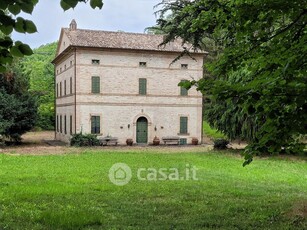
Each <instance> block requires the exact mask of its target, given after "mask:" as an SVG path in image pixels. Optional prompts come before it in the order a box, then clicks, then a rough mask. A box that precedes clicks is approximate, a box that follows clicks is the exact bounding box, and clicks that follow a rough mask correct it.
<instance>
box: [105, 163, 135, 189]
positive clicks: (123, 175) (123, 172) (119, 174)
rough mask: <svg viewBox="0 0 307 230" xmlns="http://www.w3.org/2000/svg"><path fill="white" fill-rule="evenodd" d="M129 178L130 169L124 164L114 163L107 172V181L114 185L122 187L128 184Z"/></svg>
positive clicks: (130, 174) (130, 175)
mask: <svg viewBox="0 0 307 230" xmlns="http://www.w3.org/2000/svg"><path fill="white" fill-rule="evenodd" d="M131 177H132V173H131V169H130V167H129V166H128V165H127V164H125V163H116V164H114V165H112V167H111V168H110V170H109V179H110V181H111V182H112V183H113V184H115V185H119V186H123V185H125V184H128V183H129V181H130V180H131Z"/></svg>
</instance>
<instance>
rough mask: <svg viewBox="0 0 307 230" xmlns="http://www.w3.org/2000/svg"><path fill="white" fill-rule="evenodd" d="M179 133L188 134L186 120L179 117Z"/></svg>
mask: <svg viewBox="0 0 307 230" xmlns="http://www.w3.org/2000/svg"><path fill="white" fill-rule="evenodd" d="M180 133H188V118H187V117H180Z"/></svg>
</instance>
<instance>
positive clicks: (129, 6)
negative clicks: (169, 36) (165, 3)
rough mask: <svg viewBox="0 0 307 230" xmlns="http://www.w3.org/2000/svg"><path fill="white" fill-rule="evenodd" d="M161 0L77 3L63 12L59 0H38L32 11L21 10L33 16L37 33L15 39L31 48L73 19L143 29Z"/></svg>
mask: <svg viewBox="0 0 307 230" xmlns="http://www.w3.org/2000/svg"><path fill="white" fill-rule="evenodd" d="M161 1H162V0H104V6H103V8H102V10H98V9H97V8H96V9H95V10H93V9H92V8H91V7H90V6H89V4H85V3H79V4H78V5H77V7H76V8H75V9H74V10H68V11H66V12H64V11H63V9H62V8H61V7H60V0H40V1H39V3H38V4H37V5H36V7H35V9H34V12H33V14H32V15H28V14H23V15H21V16H22V17H24V18H27V19H29V20H32V21H33V22H34V23H35V24H36V26H37V30H38V33H35V34H18V33H14V34H13V39H14V40H20V41H22V42H24V43H27V44H29V45H30V46H31V47H32V48H36V47H39V46H41V45H43V44H47V43H50V42H54V41H57V40H58V38H59V35H60V30H61V28H62V27H68V26H69V23H70V22H71V20H72V19H75V20H76V22H77V24H78V28H80V29H94V30H110V31H118V30H121V31H126V32H140V33H142V32H144V29H145V28H146V27H149V26H152V25H155V23H156V17H155V15H154V12H155V11H156V10H157V9H154V6H155V5H157V4H158V3H160V2H161Z"/></svg>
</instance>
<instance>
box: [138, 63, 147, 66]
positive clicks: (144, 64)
mask: <svg viewBox="0 0 307 230" xmlns="http://www.w3.org/2000/svg"><path fill="white" fill-rule="evenodd" d="M146 66H147V63H146V62H140V63H139V67H146Z"/></svg>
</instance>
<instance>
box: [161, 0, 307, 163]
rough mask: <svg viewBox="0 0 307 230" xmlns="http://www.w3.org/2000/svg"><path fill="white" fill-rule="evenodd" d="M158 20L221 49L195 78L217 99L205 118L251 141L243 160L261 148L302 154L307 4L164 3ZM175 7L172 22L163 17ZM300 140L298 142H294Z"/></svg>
mask: <svg viewBox="0 0 307 230" xmlns="http://www.w3.org/2000/svg"><path fill="white" fill-rule="evenodd" d="M162 4H163V8H162V11H161V17H160V19H159V20H158V25H159V26H160V27H162V28H165V29H166V30H167V31H168V34H167V36H166V37H165V41H164V43H167V42H169V41H171V40H172V39H174V38H176V37H181V38H183V41H184V42H189V43H191V44H192V45H193V46H194V48H202V47H204V43H203V42H204V41H205V40H207V41H211V42H213V43H214V44H215V46H216V47H223V52H222V53H219V54H218V55H217V56H216V58H213V59H212V60H211V62H210V63H207V65H206V67H207V69H208V70H209V71H210V76H206V77H205V78H204V79H201V80H200V81H198V82H192V84H194V85H195V86H197V89H198V90H200V91H202V93H203V94H204V95H205V96H206V97H207V98H208V99H209V100H210V101H211V104H210V105H209V106H208V107H207V108H205V117H206V120H207V121H208V122H209V123H210V125H213V126H214V127H215V128H217V129H218V130H220V131H222V132H223V133H225V134H226V135H227V136H228V137H229V138H230V139H235V138H243V139H246V140H248V141H249V145H248V147H247V148H246V152H245V153H246V154H245V159H246V161H245V164H247V163H250V162H251V161H252V157H253V156H254V155H257V154H262V153H270V154H276V153H280V152H281V151H284V150H285V149H286V150H287V151H290V150H291V152H294V151H295V153H296V154H297V153H301V151H302V144H301V143H297V142H295V137H296V136H297V135H299V134H306V131H307V101H306V100H307V90H306V89H307V86H306V83H307V78H306V72H307V59H306V55H307V46H306V42H307V2H306V1H298V0H291V1H290V0H281V1H279V2H278V3H276V1H273V0H263V1H244V0H239V1H229V2H227V1H226V2H225V1H211V0H196V1H185V0H177V1H163V3H162ZM168 12H172V17H171V20H164V15H165V14H167V13H168ZM294 146H296V147H294Z"/></svg>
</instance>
